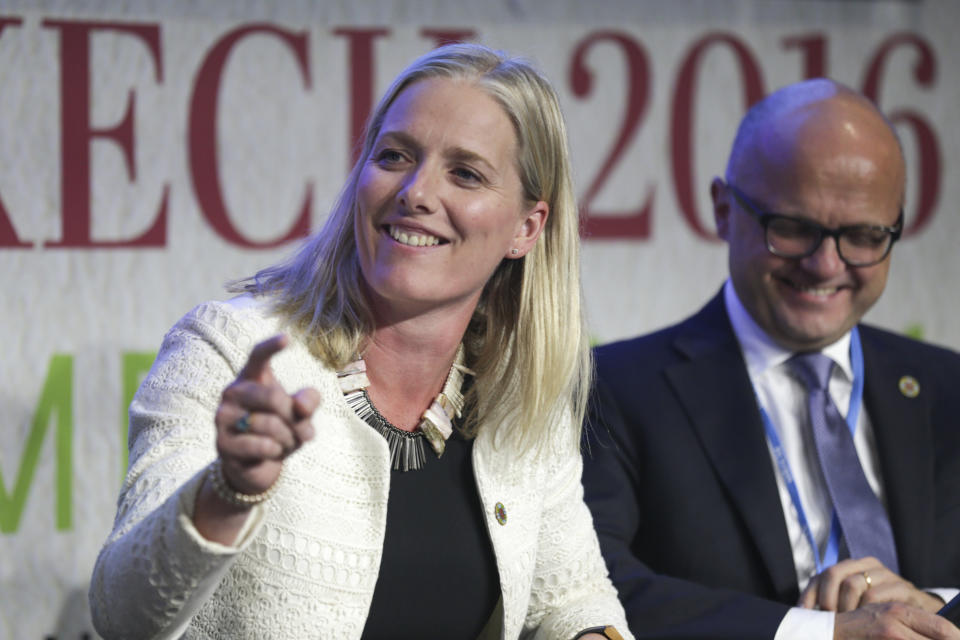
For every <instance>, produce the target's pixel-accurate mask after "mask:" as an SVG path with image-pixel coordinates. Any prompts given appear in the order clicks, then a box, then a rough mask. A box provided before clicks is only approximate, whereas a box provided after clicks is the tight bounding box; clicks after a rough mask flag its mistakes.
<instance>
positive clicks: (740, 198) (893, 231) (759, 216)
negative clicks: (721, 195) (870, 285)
mask: <svg viewBox="0 0 960 640" xmlns="http://www.w3.org/2000/svg"><path fill="white" fill-rule="evenodd" d="M726 185H727V188H728V189H730V193H732V194H733V197H734V199H735V200H736V201H737V203H738V204H739V205H740V208H741V209H743V210H744V211H745V212H747V213H748V214H750V216H751V217H753V218H754V219H755V220H756V221H757V222H758V223H760V226H761V227H763V241H764V243H765V244H766V246H767V251H769V252H770V253H772V254H773V255H775V256H777V257H780V258H786V259H791V260H799V259H800V258H806V257H808V256H812V255H813V254H815V253H816V252H817V250H818V249H819V248H820V245H822V244H823V239H824V238H828V237H829V238H833V240H834V242H835V243H836V245H837V255H838V256H839V257H840V259H841V260H843V262H844V263H845V264H847V265H849V266H851V267H872V266H873V265H875V264H880V263H881V262H883V261H884V260H885V259H886V258H887V256H888V255H890V250H891V249H893V245H894V244H895V243H896V242H897V240H899V239H900V236H901V234H902V233H903V207H901V208H900V215H899V216H897V221H896V222H895V223H894V225H893V226H892V227H890V226H886V225H880V224H850V225H844V226H842V227H837V228H836V229H831V228H829V227H825V226H823V225H822V224H819V223H817V222H814V221H812V220H807V219H805V218H798V217H797V216H788V215H784V214H782V213H773V212H772V211H764V210H763V209H761V208H760V207H759V206H758V205H757V203H756V202H754V201H753V199H752V198H750V197H749V196H748V195H746V194H745V193H744V192H743V191H741V190H740V189H739V188H737V187H736V186H735V185H733V184H731V183H729V182H728V183H726ZM776 219H787V220H792V221H794V222H801V223H803V224H805V225H807V226H809V227H811V228H812V229H814V230H815V231H816V232H817V234H818V236H819V238H818V240H817V242H816V243H815V244H814V245H813V248H811V249H810V250H809V251H807V252H806V253H803V254H800V255H784V254H782V253H779V252H778V251H777V250H776V249H774V247H773V245H772V244H771V243H770V240H769V238H768V236H767V233H768V231H767V228H768V227H769V226H770V222H771V221H773V220H776ZM863 228H869V229H874V230H878V231H884V232H886V233H888V234H890V244H888V245H887V250H886V251H884V253H883V255H882V256H880V257H879V258H878V259H876V260H874V261H872V262H863V263H857V262H850V261H849V260H847V259H846V258H845V257H844V255H843V252H842V251H841V249H840V236H841V235H843V233H845V232H846V231H849V230H850V229H863Z"/></svg>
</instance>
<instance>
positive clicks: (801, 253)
mask: <svg viewBox="0 0 960 640" xmlns="http://www.w3.org/2000/svg"><path fill="white" fill-rule="evenodd" d="M727 186H728V187H730V191H731V193H733V197H734V198H736V200H737V202H738V203H740V207H741V208H742V209H743V210H744V211H745V212H747V213H748V214H750V215H751V216H753V217H754V218H756V220H757V222H759V223H760V226H762V227H763V233H764V238H765V240H766V243H767V251H769V252H770V253H772V254H773V255H775V256H780V257H781V258H805V257H807V256H810V255H813V254H814V253H815V252H816V250H817V249H818V248H820V244H821V243H822V242H823V239H824V238H833V239H834V240H836V242H837V253H838V254H839V255H840V259H841V260H843V261H844V262H845V263H847V264H848V265H850V266H851V267H869V266H870V265H873V264H877V263H878V262H881V261H883V259H884V258H886V257H887V254H888V253H890V249H891V248H892V247H893V243H894V242H896V241H897V240H899V239H900V234H901V232H902V231H903V209H901V210H900V216H899V217H898V218H897V222H896V224H895V225H894V226H892V227H887V226H883V225H875V224H854V225H849V226H845V227H838V228H836V229H828V228H827V227H824V226H822V225H819V224H817V223H816V222H812V221H810V220H804V219H803V218H796V217H794V216H785V215H781V214H779V213H770V212H766V211H763V210H762V209H761V208H760V207H759V206H757V203H755V202H754V201H753V200H751V199H750V198H748V197H747V196H746V195H745V194H744V193H743V192H742V191H740V189H737V188H736V187H735V186H733V185H732V184H727Z"/></svg>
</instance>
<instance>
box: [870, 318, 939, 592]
mask: <svg viewBox="0 0 960 640" xmlns="http://www.w3.org/2000/svg"><path fill="white" fill-rule="evenodd" d="M860 333H861V342H862V344H863V360H864V369H865V371H866V374H865V378H864V391H863V394H864V404H865V406H866V408H867V412H868V415H869V417H870V423H871V425H872V426H873V432H874V435H875V437H876V440H877V456H878V458H879V461H880V473H881V476H882V477H883V478H884V492H885V494H886V501H887V511H888V513H889V516H890V524H891V526H892V528H893V534H894V539H895V540H896V545H897V559H898V561H899V563H900V573H901V574H902V575H904V576H906V577H908V578H909V579H910V580H912V581H914V582H916V583H917V584H918V585H919V586H923V585H924V584H925V580H926V578H927V576H928V575H929V570H930V567H928V566H927V563H926V561H925V558H926V553H925V551H926V550H927V549H930V548H931V545H932V544H933V540H932V539H930V538H929V535H928V534H929V533H930V532H932V531H934V504H933V495H932V493H931V491H932V487H933V486H934V478H933V451H932V448H931V443H932V442H933V436H932V434H930V433H929V430H930V428H931V427H930V423H929V419H928V416H929V411H930V406H929V403H928V401H927V396H926V395H924V393H923V391H924V389H923V386H924V381H925V378H924V376H923V372H922V371H921V370H919V369H918V368H917V366H916V365H915V364H912V365H908V364H905V363H902V362H899V361H897V360H896V359H895V358H893V357H891V356H889V355H888V354H887V353H886V352H885V351H884V349H883V345H882V334H877V333H874V332H872V331H871V330H870V329H869V328H861V332H860ZM904 376H911V377H912V378H913V379H914V380H916V381H917V382H918V383H919V393H918V394H917V395H916V397H913V398H911V397H909V396H908V395H907V394H905V393H903V392H902V391H901V390H900V380H901V378H903V377H904Z"/></svg>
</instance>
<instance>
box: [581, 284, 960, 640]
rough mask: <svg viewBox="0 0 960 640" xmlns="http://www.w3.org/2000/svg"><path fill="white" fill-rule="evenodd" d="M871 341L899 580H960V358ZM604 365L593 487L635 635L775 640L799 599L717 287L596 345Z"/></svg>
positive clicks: (592, 453) (588, 450) (868, 332)
mask: <svg viewBox="0 0 960 640" xmlns="http://www.w3.org/2000/svg"><path fill="white" fill-rule="evenodd" d="M860 338H861V343H862V345H863V357H864V368H865V379H864V404H865V406H866V409H867V411H868V413H869V416H870V420H871V423H872V425H873V429H874V431H875V434H876V444H877V452H878V456H879V461H880V471H881V476H882V478H883V485H884V491H885V492H886V498H887V503H888V511H889V516H890V521H891V525H892V527H893V532H894V537H895V540H896V545H897V554H898V560H899V564H900V572H901V574H902V575H903V576H904V577H905V578H907V579H908V580H910V581H912V582H913V583H914V584H916V585H917V586H918V587H956V586H960V355H958V354H956V353H954V352H951V351H948V350H946V349H941V348H938V347H933V346H930V345H927V344H924V343H921V342H918V341H915V340H910V339H908V338H904V337H902V336H898V335H895V334H892V333H888V332H886V331H881V330H879V329H875V328H871V327H868V326H863V325H861V327H860ZM596 362H597V383H596V386H595V390H594V395H593V398H592V401H591V407H590V415H589V419H588V423H587V427H586V430H585V443H584V444H585V446H584V475H583V481H584V488H585V491H586V499H587V503H588V504H589V506H590V508H591V510H592V512H593V516H594V523H595V525H596V528H597V533H598V535H599V538H600V544H601V548H602V550H603V553H604V557H605V558H606V560H607V565H608V568H609V569H610V574H611V578H612V579H613V582H614V584H615V585H616V586H617V588H618V589H619V591H620V598H621V600H622V601H623V604H624V606H625V608H626V611H627V618H628V620H629V622H630V626H631V630H632V631H633V632H634V633H635V634H636V635H637V637H638V638H674V639H676V638H690V639H693V638H697V639H704V638H725V639H726V638H729V639H730V640H733V639H737V640H749V639H752V638H757V639H759V638H773V636H774V634H775V632H776V629H777V626H778V625H779V623H780V621H781V619H782V618H783V616H784V615H785V614H786V612H787V610H788V608H789V606H791V605H793V604H794V603H796V601H797V599H798V597H799V590H798V586H797V578H796V571H795V569H794V564H793V552H792V550H791V547H790V542H789V540H788V537H787V529H786V524H785V522H784V515H783V510H782V506H781V503H780V497H779V495H778V493H777V486H776V479H775V475H774V468H773V463H772V462H771V460H770V454H769V452H768V449H767V443H766V436H765V434H764V430H763V424H762V422H761V418H760V413H759V410H758V406H757V402H756V399H755V396H754V393H753V388H752V385H751V383H750V379H749V376H748V374H747V368H746V364H745V362H744V360H743V356H742V355H741V352H740V346H739V343H738V342H737V339H736V336H735V335H734V333H733V329H732V328H731V325H730V322H729V319H728V317H727V313H726V309H725V306H724V302H723V296H722V293H721V294H718V295H717V296H715V297H714V298H713V299H712V300H711V301H710V302H709V303H708V304H707V305H706V306H705V307H704V308H703V309H701V310H700V311H699V312H698V313H696V314H695V315H693V316H692V317H690V318H688V319H687V320H685V321H684V322H681V323H680V324H678V325H674V326H672V327H669V328H667V329H664V330H662V331H659V332H657V333H653V334H650V335H648V336H643V337H640V338H635V339H633V340H628V341H625V342H620V343H615V344H611V345H606V346H603V347H600V348H598V349H597V351H596ZM904 375H909V376H913V377H914V378H915V379H916V380H917V381H918V382H919V389H920V390H919V394H917V395H916V397H913V398H910V397H907V396H906V395H905V394H904V393H902V392H901V391H900V389H899V381H900V379H901V377H902V376H904Z"/></svg>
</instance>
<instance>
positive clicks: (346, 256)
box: [231, 44, 591, 450]
mask: <svg viewBox="0 0 960 640" xmlns="http://www.w3.org/2000/svg"><path fill="white" fill-rule="evenodd" d="M431 77H448V78H453V79H462V80H467V81H470V82H472V83H473V84H474V85H475V86H477V87H479V88H481V89H483V90H484V91H486V92H487V93H488V94H489V95H490V96H491V97H492V98H494V99H495V100H496V101H497V102H498V103H499V104H500V106H501V107H502V108H503V110H504V112H505V113H506V114H507V116H508V117H509V118H510V120H511V121H512V123H513V126H514V130H515V133H516V135H517V143H518V144H517V166H518V170H519V174H520V180H521V183H522V185H523V189H524V196H525V198H526V199H527V200H529V201H530V202H536V201H538V200H543V201H544V202H546V203H547V205H548V206H549V207H550V215H549V216H548V218H547V223H546V226H545V228H544V230H543V232H542V234H541V236H540V238H539V239H538V241H537V242H536V244H535V246H534V248H533V249H532V250H531V251H530V252H529V253H528V254H527V255H526V256H524V257H523V258H521V259H515V260H510V259H505V260H503V261H502V262H501V264H500V265H499V266H498V267H497V269H496V271H495V272H494V274H493V275H492V276H491V278H490V280H489V281H488V282H487V285H486V287H485V288H484V292H483V294H482V296H481V299H480V302H479V304H478V306H477V309H476V311H475V312H474V315H473V318H472V319H471V321H470V323H469V326H468V328H467V331H466V334H465V335H464V339H463V342H464V347H465V350H466V359H467V365H468V366H469V367H470V368H472V369H473V370H474V371H475V372H476V375H475V376H474V379H473V384H472V385H471V386H470V388H469V391H468V394H467V405H466V406H467V408H466V410H465V416H464V421H463V423H462V425H461V430H462V431H463V432H464V433H465V434H466V435H468V436H473V435H476V433H477V431H478V430H479V429H480V428H481V426H483V425H491V426H496V427H497V428H499V427H500V426H503V425H508V424H511V423H516V424H518V425H520V426H519V427H517V428H515V429H510V430H509V432H506V433H502V434H501V433H498V434H496V435H497V437H498V438H497V440H498V441H501V438H502V437H504V436H506V437H512V438H515V439H516V441H515V442H516V444H518V445H519V446H520V447H521V448H522V449H524V450H526V449H530V448H539V447H540V446H542V445H544V444H547V443H550V442H551V441H553V439H554V438H556V437H557V435H558V434H557V433H556V431H555V429H553V428H552V427H553V426H554V425H555V423H557V422H558V421H560V420H562V419H572V420H573V422H574V425H576V428H574V429H571V430H570V431H569V433H565V434H562V435H563V437H565V438H569V441H568V442H566V443H564V444H567V445H570V446H574V447H576V446H578V443H579V425H580V423H581V421H582V418H583V414H584V410H585V406H586V396H587V392H588V390H589V385H590V375H591V362H590V351H589V344H588V340H587V336H586V329H585V322H584V320H583V305H582V300H581V291H580V262H579V219H578V211H577V206H576V201H575V198H574V193H573V184H572V180H571V176H570V160H569V153H568V149H567V134H566V126H565V124H564V121H563V116H562V114H561V112H560V106H559V102H558V100H557V96H556V94H555V93H554V91H553V88H552V87H551V86H550V84H549V82H547V80H546V79H545V78H544V77H543V76H541V75H540V74H539V73H538V72H536V71H535V70H534V69H533V68H532V67H531V66H530V65H529V64H528V63H526V62H524V61H522V60H520V59H517V58H511V57H508V56H506V55H505V54H503V53H501V52H496V51H493V50H491V49H489V48H487V47H484V46H481V45H475V44H455V45H447V46H444V47H440V48H438V49H435V50H434V51H432V52H430V53H428V54H426V55H424V56H422V57H421V58H419V59H417V60H416V61H414V62H413V63H412V64H411V65H410V66H409V67H407V69H406V70H404V71H403V72H401V74H400V75H399V76H398V77H397V78H396V79H395V80H394V82H393V84H391V86H390V87H389V88H388V89H387V91H386V93H385V94H384V96H383V98H382V99H381V100H380V103H379V104H378V105H377V107H376V109H375V110H374V111H373V114H372V116H371V117H370V119H369V121H368V124H367V130H366V135H365V137H364V142H363V148H362V151H361V153H360V156H359V159H358V161H357V163H356V164H355V165H354V167H353V169H352V170H351V171H350V174H349V176H348V178H347V182H346V184H345V185H344V188H343V190H342V191H341V193H340V196H339V198H338V200H337V202H336V204H335V205H334V208H333V210H332V211H331V212H330V215H329V217H328V218H327V221H326V223H325V224H324V226H323V228H322V229H321V230H320V231H319V232H318V233H316V234H314V235H313V236H311V237H310V238H308V239H307V241H306V242H305V244H304V245H303V246H302V247H301V248H300V250H299V251H297V252H296V253H295V254H294V255H293V256H291V258H289V259H288V260H287V261H286V262H283V263H281V264H278V265H274V266H271V267H268V268H266V269H263V270H261V271H259V272H258V273H257V274H256V275H255V276H253V277H252V278H248V279H246V280H242V281H238V282H236V283H234V284H233V285H232V286H231V288H232V290H234V291H247V292H251V293H254V294H257V295H270V296H272V297H273V299H274V305H275V310H276V311H277V312H279V313H280V314H281V315H283V316H284V317H285V318H287V320H288V321H289V323H290V325H291V326H292V327H293V328H295V329H296V330H298V331H299V332H301V333H302V334H303V335H304V336H305V337H306V339H307V341H308V344H309V345H310V347H311V349H312V350H313V351H314V353H315V354H316V355H317V356H318V357H319V358H320V359H321V360H323V361H324V362H325V363H326V364H327V365H328V366H330V367H332V368H335V369H338V368H341V367H342V366H343V365H344V364H346V363H347V362H348V361H349V360H350V359H351V358H352V357H353V356H354V355H355V354H356V353H358V352H359V350H360V348H361V345H362V343H363V342H364V340H365V339H366V338H367V337H368V336H369V335H371V333H372V331H373V329H374V327H373V321H372V318H371V314H370V312H369V309H368V306H367V301H366V299H365V298H364V296H363V294H362V293H361V286H360V278H361V275H360V267H359V262H358V257H357V249H356V238H355V236H354V225H353V219H354V216H355V213H356V190H357V182H358V179H359V175H360V172H361V170H362V168H363V165H364V163H365V162H366V160H367V157H368V156H369V154H370V152H371V148H372V147H373V144H374V142H375V141H376V138H377V136H378V135H379V133H380V128H381V126H382V123H383V120H384V117H385V116H386V113H387V110H388V109H389V108H390V105H391V104H393V102H394V100H395V99H396V98H397V96H398V95H399V94H400V93H401V92H402V91H403V90H404V89H405V88H406V87H408V86H409V85H410V84H412V83H414V82H417V81H418V80H422V79H425V78H431Z"/></svg>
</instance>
